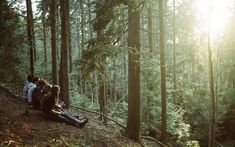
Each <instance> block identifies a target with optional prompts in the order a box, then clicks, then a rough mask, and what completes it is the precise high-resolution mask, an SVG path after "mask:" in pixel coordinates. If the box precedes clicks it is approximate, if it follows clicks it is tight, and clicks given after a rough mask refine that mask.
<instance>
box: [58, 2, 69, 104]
mask: <svg viewBox="0 0 235 147" xmlns="http://www.w3.org/2000/svg"><path fill="white" fill-rule="evenodd" d="M68 5H69V2H68V0H60V6H61V40H62V41H61V61H60V87H61V93H60V97H61V99H62V100H63V101H64V103H65V105H66V106H67V107H69V105H70V101H69V78H68V50H69V42H68V41H69V39H68V38H69V36H68V35H69V33H68V32H69V30H68V28H69V27H68V25H69V23H68V10H67V8H68Z"/></svg>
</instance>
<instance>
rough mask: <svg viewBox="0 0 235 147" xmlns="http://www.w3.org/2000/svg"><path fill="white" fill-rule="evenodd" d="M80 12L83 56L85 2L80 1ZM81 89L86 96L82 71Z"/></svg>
mask: <svg viewBox="0 0 235 147" xmlns="http://www.w3.org/2000/svg"><path fill="white" fill-rule="evenodd" d="M80 10H81V11H80V12H81V54H82V53H83V51H84V7H83V0H80ZM81 88H82V93H83V94H85V91H86V90H85V89H86V83H85V80H84V78H83V71H81Z"/></svg>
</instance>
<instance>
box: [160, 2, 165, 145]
mask: <svg viewBox="0 0 235 147" xmlns="http://www.w3.org/2000/svg"><path fill="white" fill-rule="evenodd" d="M163 13H164V10H163V0H159V27H160V40H159V42H160V68H161V97H162V114H161V119H162V122H161V141H162V142H163V143H164V144H167V129H166V75H165V44H164V43H165V41H164V40H165V39H164V14H163Z"/></svg>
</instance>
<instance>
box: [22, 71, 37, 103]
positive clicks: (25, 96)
mask: <svg viewBox="0 0 235 147" xmlns="http://www.w3.org/2000/svg"><path fill="white" fill-rule="evenodd" d="M33 77H34V75H33V74H29V75H28V77H27V80H26V81H25V82H24V88H23V99H24V100H25V101H28V90H29V89H28V88H29V87H28V86H29V84H31V83H32V81H33Z"/></svg>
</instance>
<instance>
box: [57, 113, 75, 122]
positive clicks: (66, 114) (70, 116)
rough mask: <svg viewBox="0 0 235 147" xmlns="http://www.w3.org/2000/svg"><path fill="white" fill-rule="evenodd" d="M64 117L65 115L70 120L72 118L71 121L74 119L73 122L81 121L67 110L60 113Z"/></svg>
mask: <svg viewBox="0 0 235 147" xmlns="http://www.w3.org/2000/svg"><path fill="white" fill-rule="evenodd" d="M60 115H61V116H62V117H64V118H66V119H68V120H70V121H73V122H75V123H76V122H79V120H78V119H77V118H76V117H74V116H72V115H70V114H68V113H66V112H61V114H60Z"/></svg>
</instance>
